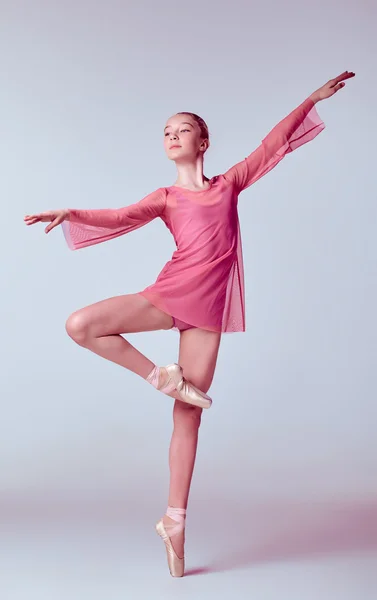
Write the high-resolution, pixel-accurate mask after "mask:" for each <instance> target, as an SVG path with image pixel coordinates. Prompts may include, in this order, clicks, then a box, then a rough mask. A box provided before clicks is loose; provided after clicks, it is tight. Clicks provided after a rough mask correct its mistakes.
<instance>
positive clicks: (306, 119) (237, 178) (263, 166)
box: [223, 97, 325, 193]
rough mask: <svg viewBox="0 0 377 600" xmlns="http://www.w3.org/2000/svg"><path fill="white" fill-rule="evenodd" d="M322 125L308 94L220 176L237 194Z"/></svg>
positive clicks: (315, 134) (306, 139) (316, 133)
mask: <svg viewBox="0 0 377 600" xmlns="http://www.w3.org/2000/svg"><path fill="white" fill-rule="evenodd" d="M324 128H325V124H324V122H323V121H322V119H321V117H320V116H319V115H318V113H317V110H316V107H315V104H314V102H313V100H312V99H311V98H310V97H309V98H307V99H306V100H305V101H304V102H303V103H302V104H300V106H298V107H297V108H296V109H295V110H293V111H292V112H291V113H290V114H289V115H288V116H287V117H285V118H284V119H283V120H282V121H280V122H279V123H278V124H277V125H276V126H275V127H274V128H273V129H272V130H271V131H270V133H269V134H268V135H267V136H266V137H265V138H264V139H263V140H262V143H261V144H260V146H258V148H257V149H256V150H254V151H253V152H252V153H251V154H250V155H249V156H247V157H246V158H245V159H244V160H243V161H241V162H239V163H237V164H236V165H234V166H233V167H231V168H230V169H229V170H228V171H226V172H225V173H224V174H223V175H224V177H225V179H227V180H228V181H230V182H231V183H233V185H234V186H235V187H236V189H237V192H238V193H240V192H242V190H244V189H246V188H247V187H249V186H250V185H251V184H253V183H255V181H257V180H258V179H260V178H261V177H263V175H265V174H266V173H268V172H269V171H271V169H273V168H274V167H275V166H276V165H277V164H278V163H279V162H280V161H281V160H282V159H283V158H284V156H285V155H286V154H288V153H289V152H292V151H293V150H296V148H299V147H300V146H302V145H303V144H306V143H307V142H310V141H311V140H312V139H314V138H315V137H316V136H317V135H318V134H319V133H320V132H321V131H322V130H323V129H324Z"/></svg>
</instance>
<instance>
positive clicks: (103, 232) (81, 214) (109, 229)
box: [62, 188, 166, 250]
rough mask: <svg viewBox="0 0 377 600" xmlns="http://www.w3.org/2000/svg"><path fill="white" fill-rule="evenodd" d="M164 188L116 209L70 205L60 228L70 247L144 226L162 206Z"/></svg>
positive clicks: (107, 238) (108, 237) (81, 246)
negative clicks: (78, 207) (86, 208)
mask: <svg viewBox="0 0 377 600" xmlns="http://www.w3.org/2000/svg"><path fill="white" fill-rule="evenodd" d="M165 203H166V194H165V191H164V188H159V189H158V190H155V191H154V192H152V193H151V194H148V196H145V197H144V198H143V199H142V200H140V201H139V202H136V203H135V204H130V205H129V206H125V207H124V208H118V209H110V208H105V209H97V210H79V209H75V208H70V209H68V210H69V213H68V219H67V220H65V221H63V223H62V228H63V232H64V235H65V239H66V241H67V244H68V246H69V247H70V248H71V250H77V249H79V248H84V247H86V246H91V245H93V244H99V243H101V242H105V241H108V240H111V239H113V238H115V237H118V236H120V235H124V234H125V233H129V232H130V231H133V230H134V229H138V228H139V227H142V226H143V225H146V224H147V223H149V222H150V221H152V220H153V219H155V218H156V217H159V216H160V215H161V214H162V212H163V211H164V209H165Z"/></svg>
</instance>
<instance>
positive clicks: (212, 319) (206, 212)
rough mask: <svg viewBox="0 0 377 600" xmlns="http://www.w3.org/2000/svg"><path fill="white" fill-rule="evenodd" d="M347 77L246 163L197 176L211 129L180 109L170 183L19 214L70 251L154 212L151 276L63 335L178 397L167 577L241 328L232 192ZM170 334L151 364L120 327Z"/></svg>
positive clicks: (169, 127)
mask: <svg viewBox="0 0 377 600" xmlns="http://www.w3.org/2000/svg"><path fill="white" fill-rule="evenodd" d="M354 76H355V73H353V72H349V71H344V72H343V73H341V74H340V75H338V76H337V77H335V78H334V79H330V80H329V81H328V82H327V83H326V84H325V85H323V86H322V87H320V88H318V89H317V90H316V91H315V92H313V93H312V94H311V95H310V96H309V97H308V98H306V99H305V100H304V102H302V103H301V104H300V105H299V106H298V107H297V108H296V109H295V110H293V111H292V112H291V113H290V114H289V115H288V116H287V117H285V118H284V119H283V120H282V121H280V122H279V123H278V124H277V125H276V126H275V127H274V128H273V129H272V130H271V131H270V133H269V134H268V135H267V136H266V137H265V138H264V139H263V141H262V143H261V144H260V146H259V147H258V148H256V150H254V151H253V152H252V153H251V154H250V155H248V156H247V157H246V158H245V159H244V160H243V161H241V162H239V163H237V164H235V165H233V166H232V167H231V168H230V169H228V170H227V171H226V172H224V173H223V174H220V175H216V176H214V177H212V178H208V177H205V176H204V173H203V163H204V154H205V152H206V150H207V149H208V147H209V145H210V142H209V134H208V128H207V125H206V123H205V122H204V121H203V119H202V118H201V117H199V116H198V115H196V114H194V113H189V112H179V113H176V114H175V115H173V116H172V117H170V118H169V119H168V121H167V123H166V126H165V129H164V147H165V151H166V154H167V157H168V158H169V159H170V160H173V161H174V162H175V165H176V168H177V179H176V181H175V183H174V184H173V185H171V186H169V187H160V188H158V189H157V190H155V191H154V192H152V193H150V194H148V195H147V196H146V197H144V198H143V199H142V200H140V201H139V202H136V203H135V204H131V205H128V206H126V207H122V208H118V209H108V208H106V209H95V210H85V209H74V208H69V209H62V210H52V211H47V212H43V213H39V214H34V215H26V216H25V217H24V220H25V223H26V224H27V225H33V224H35V223H38V222H49V225H48V226H47V227H46V228H45V232H46V233H49V232H50V231H51V230H52V229H54V228H55V227H57V226H58V225H61V226H62V228H63V232H64V235H65V239H66V241H67V243H68V245H69V247H70V248H71V249H72V250H78V249H80V248H85V247H87V246H90V245H93V244H98V243H102V242H105V241H108V240H111V239H114V238H115V237H118V236H121V235H124V234H126V233H128V232H130V231H133V230H135V229H137V228H139V227H142V226H143V225H145V224H147V223H149V222H150V221H152V220H153V219H155V218H157V217H159V218H161V219H162V220H163V222H164V223H165V225H166V227H167V228H168V229H169V230H170V232H171V234H172V235H173V237H174V240H175V243H176V247H177V249H176V251H175V252H174V253H173V256H172V258H171V260H170V261H168V262H167V263H166V265H165V266H164V268H163V269H162V271H161V272H160V274H159V275H158V277H157V279H156V281H155V282H154V283H152V284H151V285H149V286H148V287H147V288H145V289H144V290H141V291H140V292H138V293H136V294H125V295H121V296H117V297H113V298H109V299H106V300H102V301H100V302H97V303H95V304H92V305H90V306H87V307H85V308H82V309H80V310H78V311H76V312H74V313H73V314H72V315H70V317H69V318H68V320H67V322H66V330H67V333H68V334H69V335H70V337H71V338H72V339H73V340H74V341H75V342H76V343H78V344H79V345H81V346H83V347H84V348H87V349H89V350H91V351H92V352H94V353H96V354H98V355H99V356H102V357H103V358H106V359H107V360H110V361H112V362H115V363H117V364H119V365H121V366H122V367H125V368H126V369H128V370H130V371H132V372H134V373H136V374H138V375H139V376H141V377H143V378H144V379H145V380H146V381H147V382H149V383H150V384H151V385H153V386H154V387H155V388H156V389H157V390H159V391H160V392H162V393H164V394H165V395H168V396H170V397H172V398H174V399H175V402H174V407H173V421H174V428H173V434H172V438H171V443H170V448H169V466H170V486H169V498H168V508H167V510H166V513H165V515H164V516H163V517H162V518H161V519H160V520H159V521H158V522H157V524H156V530H157V533H158V534H159V535H160V536H161V538H162V539H163V541H164V543H165V547H166V551H167V557H168V565H169V569H170V573H171V575H172V576H173V577H182V576H183V574H184V568H185V557H184V541H185V524H186V510H187V504H188V497H189V490H190V485H191V480H192V475H193V469H194V464H195V458H196V451H197V442H198V431H199V426H200V422H201V416H202V410H203V408H206V409H208V408H210V406H211V404H212V399H211V397H210V396H209V395H208V394H207V392H208V391H209V388H210V386H211V383H212V380H213V376H214V373H215V367H216V362H217V356H218V351H219V346H220V340H221V335H222V333H232V332H241V331H245V297H244V271H243V261H242V245H241V233H240V226H239V221H238V212H237V204H238V196H239V194H240V193H241V192H242V191H243V190H245V189H246V188H248V187H249V186H250V185H252V184H253V183H254V182H255V181H257V180H258V179H260V178H261V177H262V176H263V175H265V174H266V173H268V172H269V171H270V170H271V169H273V168H274V167H275V166H276V165H277V164H278V163H279V162H280V161H281V160H282V159H283V158H284V157H285V156H286V155H287V154H289V153H290V152H292V151H293V150H295V149H297V148H299V147H300V146H302V145H303V144H305V143H307V142H309V141H311V140H313V139H314V138H315V137H316V136H317V135H318V134H319V133H320V132H321V131H322V130H323V129H324V127H325V125H324V123H323V121H322V119H321V118H320V116H319V115H318V112H317V110H316V104H317V103H318V102H319V101H321V100H324V99H326V98H330V97H331V96H333V95H334V94H335V93H336V92H338V91H339V90H340V89H342V88H343V87H344V86H345V80H347V79H349V78H351V77H354ZM168 329H174V330H176V331H179V333H180V343H179V358H178V362H177V363H171V364H169V365H167V366H165V367H160V366H158V365H156V364H154V363H153V362H152V361H151V360H149V359H148V358H147V357H146V356H145V355H144V354H142V353H141V352H139V351H138V350H137V349H136V348H135V347H134V346H133V345H132V344H130V342H128V341H127V340H126V339H125V338H124V337H123V335H122V334H127V333H135V332H142V331H155V330H168Z"/></svg>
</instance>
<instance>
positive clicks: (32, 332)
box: [0, 0, 377, 600]
mask: <svg viewBox="0 0 377 600" xmlns="http://www.w3.org/2000/svg"><path fill="white" fill-rule="evenodd" d="M0 18H1V31H0V34H1V36H0V38H1V39H0V60H1V65H2V68H1V72H2V92H1V98H0V107H1V117H0V118H1V137H0V151H1V157H0V159H1V173H2V174H1V179H0V194H1V207H2V210H1V215H2V235H1V257H2V258H1V285H2V291H1V316H2V327H1V340H2V343H1V364H2V372H1V419H0V422H1V426H0V428H1V431H0V461H1V462H0V493H1V523H2V530H3V533H2V535H1V536H0V540H1V541H0V552H1V568H0V570H1V573H0V591H1V596H2V597H3V598H4V600H16V599H17V600H19V599H20V598H25V599H26V598H27V599H28V600H30V599H31V598H38V600H41V599H42V598H43V599H44V598H46V599H47V598H48V599H49V600H51V599H52V598H54V600H55V599H58V598H59V600H60V598H65V597H67V598H68V597H69V598H70V599H72V598H80V600H81V599H83V598H97V597H98V598H106V600H108V599H110V598H111V600H117V599H118V598H119V599H120V598H130V599H131V598H132V600H133V599H136V598H146V597H149V598H156V599H157V598H160V597H161V598H170V597H174V598H176V597H178V598H179V597H181V595H182V597H186V595H187V594H189V595H190V594H195V595H196V596H197V597H199V598H204V597H206V598H207V597H208V598H209V597H215V596H216V597H217V598H219V597H222V594H223V595H224V598H225V597H227V598H228V597H229V594H230V593H233V594H234V593H237V597H239V598H249V597H251V596H250V594H253V597H255V598H261V599H262V598H263V599H266V600H269V599H275V598H279V600H285V599H289V600H295V599H296V598H297V599H300V600H303V599H304V598H305V599H310V600H311V599H314V598H315V599H317V598H321V599H322V600H323V599H327V598H331V599H332V600H334V599H338V598H339V599H342V600H345V599H348V598H355V599H356V598H360V597H363V598H364V599H366V598H375V597H376V593H377V582H376V570H375V569H376V547H377V531H376V522H377V508H376V504H375V502H376V497H377V480H376V468H377V454H376V442H375V439H376V424H377V414H376V412H377V411H376V387H377V386H376V370H375V359H376V339H377V338H376V318H375V309H376V256H377V255H376V241H375V240H376V224H377V219H376V184H375V172H376V169H375V161H376V142H375V139H376V111H375V104H376V94H377V86H376V80H375V61H374V57H375V56H376V44H375V42H373V41H372V34H373V29H374V25H375V18H376V8H375V6H374V7H373V5H372V2H367V1H364V2H361V3H360V2H359V3H358V5H356V3H350V2H346V3H344V2H339V1H338V2H330V3H328V2H327V1H325V0H321V1H320V2H316V3H315V4H313V3H309V2H304V3H303V2H298V1H297V0H289V1H288V2H284V3H281V2H275V3H274V2H270V3H250V2H246V1H245V2H242V1H240V0H237V1H236V2H232V3H228V2H222V1H221V2H197V1H192V2H190V3H185V4H184V5H183V6H182V4H181V3H177V2H171V1H168V0H162V1H161V2H159V3H154V2H151V1H150V2H149V3H148V2H145V1H141V2H137V3H131V2H126V1H124V2H121V1H116V0H109V1H107V2H89V1H88V0H76V1H75V2H73V1H72V0H65V1H64V2H55V1H52V2H47V0H45V1H42V0H34V1H33V2H32V1H30V2H19V1H17V0H15V1H12V2H11V1H8V2H7V1H6V0H3V2H2V3H1V13H0ZM347 69H348V70H353V71H355V72H356V78H355V79H353V80H351V81H349V82H347V85H346V88H345V89H344V90H341V91H340V92H339V93H338V94H337V95H336V96H335V97H333V98H331V99H329V100H326V101H324V102H321V103H319V104H318V105H317V109H318V112H319V114H320V115H321V117H322V118H323V120H324V121H325V123H326V129H325V131H324V132H323V133H321V135H320V136H319V137H318V138H316V139H315V140H314V141H313V142H311V143H310V144H307V145H306V146H304V147H302V148H301V149H299V150H298V151H297V152H295V153H293V154H291V155H290V156H288V157H287V158H286V159H285V160H284V161H283V162H282V163H281V164H280V165H279V166H278V167H277V168H276V169H275V170H273V171H272V172H271V173H269V174H268V175H267V176H266V177H264V178H263V179H262V180H260V181H259V182H257V183H256V184H255V185H254V186H252V187H251V188H249V189H248V190H246V191H245V192H244V193H242V194H241V196H240V201H239V207H240V220H241V227H242V235H243V248H244V260H245V275H246V294H247V307H246V308H247V315H246V316H247V332H246V333H243V334H242V333H238V334H230V335H225V336H223V341H222V347H221V351H220V355H219V360H218V368H217V372H216V376H215V379H214V382H213V386H212V388H211V392H212V396H213V399H214V403H213V407H212V408H211V410H210V411H208V412H205V413H204V414H203V421H202V426H201V431H200V442H199V452H198V456H197V464H196V470H195V473H194V478H193V483H192V492H191V497H190V503H189V510H188V518H187V544H186V553H187V569H188V574H190V573H191V574H194V575H195V574H196V576H194V577H187V578H185V579H184V580H181V582H175V581H173V580H171V579H170V576H169V574H168V571H167V566H166V564H165V554H164V549H163V547H162V542H161V541H160V540H159V539H158V538H157V536H156V535H155V533H154V531H153V526H154V522H155V521H156V520H157V518H158V517H160V516H161V514H163V512H164V510H165V508H166V502H167V486H168V463H167V453H168V447H169V442H170V434H171V428H172V421H171V411H172V401H171V400H170V399H169V398H166V397H165V396H163V395H161V394H158V393H157V392H156V391H155V390H154V389H153V388H151V387H150V386H149V385H148V384H146V383H145V382H144V381H143V380H142V379H140V378H138V377H137V376H135V375H133V374H131V373H129V372H127V371H125V370H123V369H121V368H120V367H118V366H116V365H114V364H112V363H110V362H107V361H105V360H103V359H101V358H99V357H97V356H95V355H94V354H91V353H90V352H88V351H86V350H84V349H82V348H80V347H79V346H76V345H75V344H74V343H73V342H72V341H71V340H70V338H69V337H68V336H67V334H66V332H65V328H64V325H65V321H66V318H67V317H68V316H69V314H70V313H71V312H72V311H74V310H76V309H78V308H81V307H83V306H85V305H87V304H90V303H93V302H96V301H98V300H101V299H103V298H106V297H110V296H113V295H118V294H124V293H129V292H135V291H138V290H140V289H143V288H144V287H145V286H146V285H148V284H149V283H151V282H152V281H154V279H155V277H156V276H157V274H158V272H159V270H160V269H161V268H162V266H163V265H164V264H165V262H166V261H167V260H169V258H170V255H171V253H172V251H173V250H174V243H173V240H172V238H171V237H169V236H170V234H169V232H168V231H167V230H166V228H165V226H164V225H163V223H162V222H161V221H155V222H153V223H151V224H149V225H147V226H146V227H144V228H142V229H140V230H138V231H136V232H133V233H131V234H129V235H127V236H124V237H122V238H119V239H117V240H115V241H112V242H108V243H105V244H102V245H98V246H95V247H91V248H87V249H85V250H80V251H77V252H71V251H70V250H69V249H68V247H67V246H66V243H65V241H64V238H63V235H62V232H61V230H60V228H59V229H56V230H54V231H53V232H52V233H51V234H50V235H49V236H46V235H45V234H44V232H43V229H44V226H43V225H35V226H33V227H31V228H27V227H26V226H25V225H24V223H23V216H24V214H26V213H33V212H39V211H43V210H48V209H50V208H64V207H76V208H101V207H120V206H124V205H127V204H130V203H133V202H136V201H137V200H139V199H141V198H142V197H144V196H145V195H146V194H148V193H149V192H151V191H153V190H155V189H156V188H158V187H161V186H164V185H171V184H172V183H173V182H174V180H175V167H174V163H172V162H169V161H168V160H167V158H166V157H165V154H164V151H163V127H164V125H165V121H166V120H167V118H168V117H169V116H171V115H172V114H173V113H175V112H177V111H184V110H187V111H193V112H197V113H199V114H200V115H201V116H203V118H204V119H205V120H206V121H207V122H208V125H209V129H210V132H211V134H212V138H211V141H212V146H211V148H210V150H209V152H208V154H207V156H206V165H205V173H206V175H207V176H208V177H211V176H213V175H215V174H217V173H220V172H223V171H224V170H226V169H227V168H228V167H230V166H231V165H232V164H234V163H235V162H238V161H240V160H242V159H243V158H244V157H245V156H246V155H247V154H249V153H250V152H251V151H252V150H253V149H254V148H255V147H256V146H257V145H259V143H260V141H261V139H262V138H263V137H264V136H265V135H266V134H267V133H268V131H269V130H270V129H271V128H272V127H273V126H274V125H275V124H276V123H277V122H278V121H279V120H280V119H282V118H283V117H284V116H286V114H288V113H289V112H290V111H291V110H293V109H294V108H295V107H296V106H297V105H298V104H300V103H301V102H302V101H303V100H304V99H305V98H306V97H307V96H308V95H310V94H311V93H312V92H313V91H314V90H315V89H317V88H318V87H319V86H320V85H322V84H324V83H325V82H326V81H327V80H328V79H329V78H330V77H334V76H336V75H338V74H339V73H341V72H342V71H344V70H347ZM178 339H179V336H178V333H176V332H173V331H168V332H153V333H144V334H137V335H133V336H130V340H131V341H132V342H133V343H134V344H135V345H136V346H137V347H138V348H139V349H140V350H141V351H143V352H145V354H146V355H147V356H149V357H150V358H151V359H152V360H153V361H155V362H156V363H158V364H166V363H168V362H172V361H175V360H176V359H177V349H178ZM235 590H236V591H235ZM190 597H191V595H190Z"/></svg>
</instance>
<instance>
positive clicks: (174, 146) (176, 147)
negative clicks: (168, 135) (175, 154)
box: [169, 144, 182, 150]
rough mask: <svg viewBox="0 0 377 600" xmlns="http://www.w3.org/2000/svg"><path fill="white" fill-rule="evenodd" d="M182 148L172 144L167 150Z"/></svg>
mask: <svg viewBox="0 0 377 600" xmlns="http://www.w3.org/2000/svg"><path fill="white" fill-rule="evenodd" d="M181 147H182V146H178V144H174V146H170V148H169V150H171V149H172V148H181Z"/></svg>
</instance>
